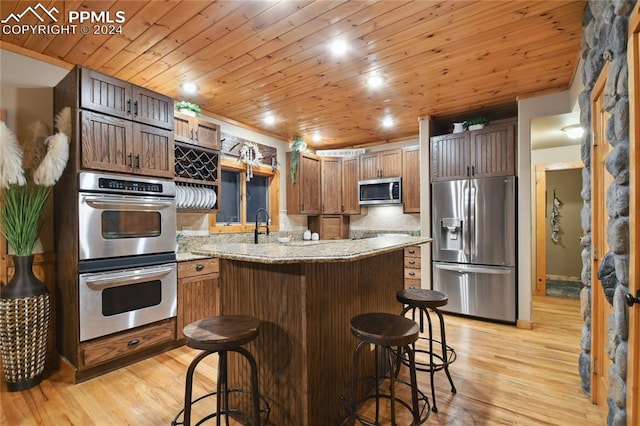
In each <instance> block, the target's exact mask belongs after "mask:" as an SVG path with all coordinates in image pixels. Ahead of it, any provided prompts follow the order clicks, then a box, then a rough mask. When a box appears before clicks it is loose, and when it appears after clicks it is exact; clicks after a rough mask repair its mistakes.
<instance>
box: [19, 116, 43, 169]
mask: <svg viewBox="0 0 640 426" xmlns="http://www.w3.org/2000/svg"><path fill="white" fill-rule="evenodd" d="M30 130H31V135H30V137H29V138H28V139H26V140H25V141H24V142H23V143H22V149H23V154H22V165H23V168H24V169H25V170H33V169H35V168H36V167H38V164H40V162H41V161H42V159H43V158H44V156H45V154H46V153H47V146H46V145H45V143H46V140H47V133H48V132H47V126H45V125H44V123H43V122H41V121H38V122H37V123H35V124H34V125H33V126H31V129H30Z"/></svg>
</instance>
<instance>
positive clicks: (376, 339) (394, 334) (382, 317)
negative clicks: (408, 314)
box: [351, 312, 420, 346]
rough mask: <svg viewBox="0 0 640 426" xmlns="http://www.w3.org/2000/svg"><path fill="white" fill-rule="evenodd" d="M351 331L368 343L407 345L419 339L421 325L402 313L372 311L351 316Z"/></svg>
mask: <svg viewBox="0 0 640 426" xmlns="http://www.w3.org/2000/svg"><path fill="white" fill-rule="evenodd" d="M351 332H352V333H353V334H354V336H356V337H357V338H359V339H360V340H362V341H364V342H367V343H374V344H376V345H381V346H405V345H408V344H410V343H413V342H415V341H416V340H418V336H419V333H420V327H418V324H416V323H415V321H412V320H410V319H408V318H405V317H403V316H401V315H397V314H389V313H385V312H372V313H367V314H361V315H356V316H355V317H353V318H351Z"/></svg>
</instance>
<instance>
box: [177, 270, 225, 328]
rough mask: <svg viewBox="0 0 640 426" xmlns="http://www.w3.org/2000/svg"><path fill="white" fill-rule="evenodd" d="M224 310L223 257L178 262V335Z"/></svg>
mask: <svg viewBox="0 0 640 426" xmlns="http://www.w3.org/2000/svg"><path fill="white" fill-rule="evenodd" d="M219 313H220V261H219V260H218V259H201V260H193V261H189V262H180V263H178V315H177V318H176V319H177V327H176V335H177V338H178V339H183V338H184V334H183V333H182V330H183V329H184V327H185V326H186V325H187V324H189V323H191V322H193V321H197V320H199V319H201V318H205V317H211V316H216V315H218V314H219Z"/></svg>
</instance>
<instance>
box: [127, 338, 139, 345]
mask: <svg viewBox="0 0 640 426" xmlns="http://www.w3.org/2000/svg"><path fill="white" fill-rule="evenodd" d="M138 343H140V340H138V339H133V340H132V341H130V342H129V343H127V346H135V345H137V344H138Z"/></svg>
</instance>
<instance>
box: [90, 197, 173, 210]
mask: <svg viewBox="0 0 640 426" xmlns="http://www.w3.org/2000/svg"><path fill="white" fill-rule="evenodd" d="M84 201H85V203H86V204H87V205H88V206H90V207H93V208H105V207H111V208H117V209H119V210H140V209H141V208H151V209H153V210H162V209H166V208H169V207H172V206H175V202H174V201H173V200H171V201H169V200H166V201H165V200H149V199H145V198H137V199H124V198H105V197H85V199H84Z"/></svg>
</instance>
